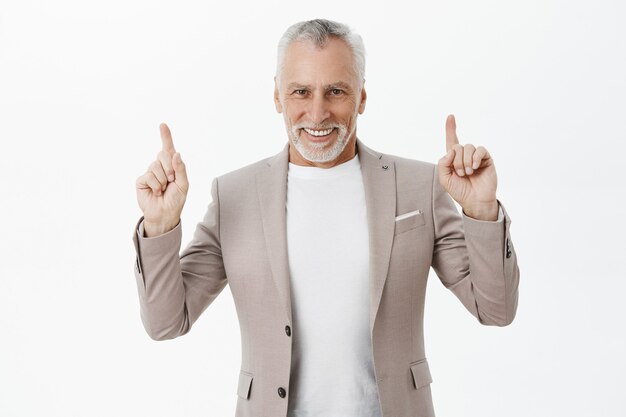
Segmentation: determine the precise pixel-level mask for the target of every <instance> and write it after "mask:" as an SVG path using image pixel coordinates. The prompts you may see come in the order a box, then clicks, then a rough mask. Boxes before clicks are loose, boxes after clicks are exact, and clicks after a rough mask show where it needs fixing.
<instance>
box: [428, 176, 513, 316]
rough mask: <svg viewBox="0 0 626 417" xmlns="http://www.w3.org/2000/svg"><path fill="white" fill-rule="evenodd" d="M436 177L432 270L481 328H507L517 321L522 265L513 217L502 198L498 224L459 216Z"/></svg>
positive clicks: (452, 201)
mask: <svg viewBox="0 0 626 417" xmlns="http://www.w3.org/2000/svg"><path fill="white" fill-rule="evenodd" d="M436 169H437V166H436V165H435V167H434V173H433V208H432V213H433V223H434V228H435V242H434V249H433V259H432V267H433V269H434V270H435V272H436V274H437V276H438V277H439V279H440V280H441V282H442V283H443V285H444V286H445V287H446V288H448V289H449V290H450V291H452V292H453V293H454V295H456V297H457V298H458V299H459V300H460V301H461V302H462V303H463V305H464V306H465V307H466V308H467V310H468V311H469V312H470V313H472V315H474V317H476V318H477V319H478V321H479V322H480V323H481V324H484V325H491V326H506V325H509V324H511V322H512V321H513V319H514V318H515V313H516V311H517V301H518V287H519V267H518V265H517V255H516V254H515V249H514V248H513V243H512V241H511V234H510V231H509V228H510V226H511V218H510V217H509V215H508V214H507V212H506V209H505V208H504V206H503V205H502V202H500V200H498V206H499V210H501V215H502V216H499V220H496V221H484V220H478V219H474V218H472V217H469V216H466V215H465V213H464V212H463V211H462V213H461V214H459V211H458V209H457V208H456V206H455V205H454V200H452V197H450V195H449V194H448V193H447V191H446V190H445V189H444V188H443V187H442V186H441V184H440V183H439V177H438V175H437V171H436Z"/></svg>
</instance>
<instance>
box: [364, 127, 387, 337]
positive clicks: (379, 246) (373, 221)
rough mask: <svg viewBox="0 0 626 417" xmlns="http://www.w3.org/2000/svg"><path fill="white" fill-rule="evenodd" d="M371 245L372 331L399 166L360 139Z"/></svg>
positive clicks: (385, 257) (384, 269) (383, 284)
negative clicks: (396, 167)
mask: <svg viewBox="0 0 626 417" xmlns="http://www.w3.org/2000/svg"><path fill="white" fill-rule="evenodd" d="M357 147H358V152H359V161H360V162H361V173H362V174H363V186H364V188H365V204H366V205H367V226H368V229H369V247H370V261H369V270H370V333H371V332H372V331H373V330H374V320H375V319H376V314H377V313H378V306H379V305H380V298H381V296H382V293H383V288H384V286H385V280H386V279H387V270H388V268H389V258H390V256H391V245H392V243H393V232H394V228H395V216H396V170H395V165H394V163H393V161H391V160H389V158H387V157H386V156H384V155H383V154H381V153H380V152H376V151H374V150H372V149H370V148H368V147H367V146H365V145H363V143H362V142H361V141H360V140H359V139H357Z"/></svg>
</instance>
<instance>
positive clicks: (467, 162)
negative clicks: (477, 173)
mask: <svg viewBox="0 0 626 417" xmlns="http://www.w3.org/2000/svg"><path fill="white" fill-rule="evenodd" d="M474 152H476V147H474V145H472V144H471V143H468V144H466V145H465V146H464V147H463V166H464V169H465V173H466V174H467V175H470V174H471V173H472V172H474V170H473V169H472V162H473V159H472V158H473V157H474Z"/></svg>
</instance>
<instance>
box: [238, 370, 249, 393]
mask: <svg viewBox="0 0 626 417" xmlns="http://www.w3.org/2000/svg"><path fill="white" fill-rule="evenodd" d="M251 387H252V374H251V373H250V372H245V371H240V372H239V382H238V384H237V395H238V396H240V397H241V398H243V399H244V400H247V399H248V398H250V388H251Z"/></svg>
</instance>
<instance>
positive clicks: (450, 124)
mask: <svg viewBox="0 0 626 417" xmlns="http://www.w3.org/2000/svg"><path fill="white" fill-rule="evenodd" d="M458 143H459V138H458V137H457V136H456V120H455V119H454V115H453V114H449V115H448V118H447V119H446V152H447V151H449V150H450V148H452V147H453V146H454V145H457V144H458Z"/></svg>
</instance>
